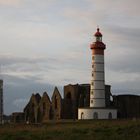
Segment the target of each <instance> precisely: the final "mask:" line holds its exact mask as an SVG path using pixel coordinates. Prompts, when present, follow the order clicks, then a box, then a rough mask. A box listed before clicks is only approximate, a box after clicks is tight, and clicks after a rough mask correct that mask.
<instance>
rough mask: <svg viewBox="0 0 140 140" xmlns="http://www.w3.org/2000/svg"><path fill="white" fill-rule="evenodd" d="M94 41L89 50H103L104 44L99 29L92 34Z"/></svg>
mask: <svg viewBox="0 0 140 140" xmlns="http://www.w3.org/2000/svg"><path fill="white" fill-rule="evenodd" d="M94 36H95V38H96V40H95V42H93V43H92V44H91V45H90V48H91V49H92V50H100V51H101V50H104V49H105V48H106V47H105V44H104V43H103V42H102V36H103V35H102V33H101V32H100V29H99V28H97V32H96V33H95V34H94Z"/></svg>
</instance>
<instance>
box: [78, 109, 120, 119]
mask: <svg viewBox="0 0 140 140" xmlns="http://www.w3.org/2000/svg"><path fill="white" fill-rule="evenodd" d="M91 119H117V109H114V108H90V107H89V108H79V109H78V120H91Z"/></svg>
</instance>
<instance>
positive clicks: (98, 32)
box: [94, 28, 102, 37]
mask: <svg viewBox="0 0 140 140" xmlns="http://www.w3.org/2000/svg"><path fill="white" fill-rule="evenodd" d="M94 36H95V37H102V34H101V32H100V29H99V28H97V32H96V33H95V34H94Z"/></svg>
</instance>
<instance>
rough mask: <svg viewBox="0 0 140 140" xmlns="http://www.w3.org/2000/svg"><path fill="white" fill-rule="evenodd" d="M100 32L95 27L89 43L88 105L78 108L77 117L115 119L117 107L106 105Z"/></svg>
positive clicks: (103, 46) (102, 45) (104, 46)
mask: <svg viewBox="0 0 140 140" xmlns="http://www.w3.org/2000/svg"><path fill="white" fill-rule="evenodd" d="M102 37H103V35H102V33H101V32H100V29H99V28H97V31H96V33H95V34H94V38H95V41H94V42H93V43H91V44H90V49H91V51H92V72H91V83H90V103H89V107H83V108H78V119H79V120H81V119H82V120H87V119H88V120H89V119H117V109H116V108H113V107H112V106H107V105H106V101H105V100H106V98H105V97H106V96H105V95H106V93H105V70H104V65H105V63H104V50H105V49H106V45H105V44H104V43H103V42H102Z"/></svg>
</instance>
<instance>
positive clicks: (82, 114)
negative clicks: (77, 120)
mask: <svg viewBox="0 0 140 140" xmlns="http://www.w3.org/2000/svg"><path fill="white" fill-rule="evenodd" d="M83 119H84V113H83V112H82V113H81V120H83Z"/></svg>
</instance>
